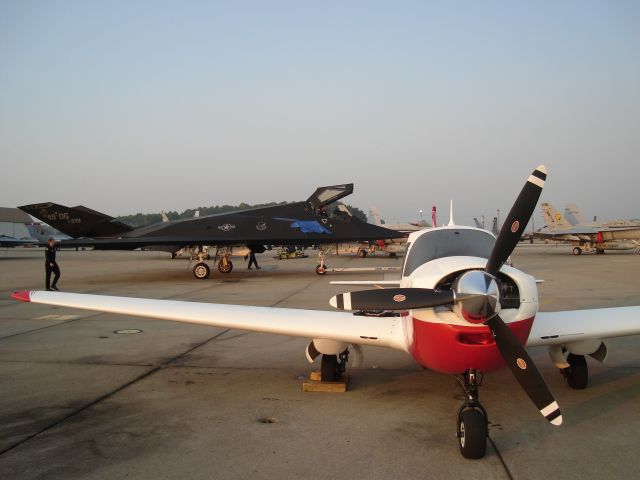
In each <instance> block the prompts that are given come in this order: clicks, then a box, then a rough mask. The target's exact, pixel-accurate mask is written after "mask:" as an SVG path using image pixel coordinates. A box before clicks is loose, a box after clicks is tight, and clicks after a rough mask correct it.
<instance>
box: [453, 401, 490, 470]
mask: <svg viewBox="0 0 640 480" xmlns="http://www.w3.org/2000/svg"><path fill="white" fill-rule="evenodd" d="M458 446H459V447H460V453H462V456H463V457H464V458H472V459H476V458H482V457H484V455H485V453H486V451H487V419H486V417H485V415H484V413H482V411H481V410H475V409H469V410H463V411H462V413H461V414H460V417H459V419H458Z"/></svg>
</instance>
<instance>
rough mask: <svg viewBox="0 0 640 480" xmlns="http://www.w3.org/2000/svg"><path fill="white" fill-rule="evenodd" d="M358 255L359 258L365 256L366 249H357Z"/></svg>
mask: <svg viewBox="0 0 640 480" xmlns="http://www.w3.org/2000/svg"><path fill="white" fill-rule="evenodd" d="M358 256H359V257H360V258H367V251H366V250H360V251H358Z"/></svg>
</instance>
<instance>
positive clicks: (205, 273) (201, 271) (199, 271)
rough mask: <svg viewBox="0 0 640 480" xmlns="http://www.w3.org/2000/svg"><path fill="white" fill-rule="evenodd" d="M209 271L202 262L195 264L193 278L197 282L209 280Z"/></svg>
mask: <svg viewBox="0 0 640 480" xmlns="http://www.w3.org/2000/svg"><path fill="white" fill-rule="evenodd" d="M210 272H211V270H210V269H209V265H207V264H206V263H204V262H200V263H197V264H196V266H195V267H193V276H194V277H196V278H197V279H198V280H204V279H206V278H209V273H210Z"/></svg>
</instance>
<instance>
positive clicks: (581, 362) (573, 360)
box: [561, 353, 589, 390]
mask: <svg viewBox="0 0 640 480" xmlns="http://www.w3.org/2000/svg"><path fill="white" fill-rule="evenodd" d="M567 363H568V364H569V366H568V367H567V368H563V369H562V370H561V371H562V374H563V375H564V378H566V379H567V383H568V384H569V386H570V387H571V388H573V389H574V390H583V389H585V388H587V384H588V383H589V367H587V359H586V358H584V355H574V354H573V353H570V354H569V356H568V357H567Z"/></svg>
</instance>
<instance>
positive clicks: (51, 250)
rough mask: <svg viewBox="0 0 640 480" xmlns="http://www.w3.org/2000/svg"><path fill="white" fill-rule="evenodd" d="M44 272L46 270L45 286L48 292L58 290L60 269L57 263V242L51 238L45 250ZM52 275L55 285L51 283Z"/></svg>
mask: <svg viewBox="0 0 640 480" xmlns="http://www.w3.org/2000/svg"><path fill="white" fill-rule="evenodd" d="M44 270H45V286H46V287H47V290H49V291H51V290H58V287H56V285H57V283H58V280H59V279H60V267H59V266H58V263H57V262H56V241H55V240H54V239H53V238H50V239H49V240H48V241H47V246H46V248H45V250H44ZM51 273H53V283H51Z"/></svg>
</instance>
